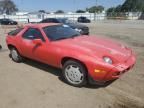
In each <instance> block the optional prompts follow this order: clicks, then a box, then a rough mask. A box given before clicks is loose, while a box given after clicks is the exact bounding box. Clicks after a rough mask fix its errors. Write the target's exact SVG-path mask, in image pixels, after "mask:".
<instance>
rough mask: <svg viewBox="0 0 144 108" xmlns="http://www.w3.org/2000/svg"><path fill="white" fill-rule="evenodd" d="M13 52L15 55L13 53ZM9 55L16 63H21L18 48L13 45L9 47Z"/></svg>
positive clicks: (21, 59)
mask: <svg viewBox="0 0 144 108" xmlns="http://www.w3.org/2000/svg"><path fill="white" fill-rule="evenodd" d="M14 53H15V54H17V55H14ZM10 57H11V58H12V60H13V61H14V62H16V63H21V62H22V61H23V58H22V56H21V55H20V54H19V52H18V50H17V49H16V48H14V47H13V48H11V49H10Z"/></svg>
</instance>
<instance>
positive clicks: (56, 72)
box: [24, 59, 114, 89]
mask: <svg viewBox="0 0 144 108" xmlns="http://www.w3.org/2000/svg"><path fill="white" fill-rule="evenodd" d="M24 64H26V65H30V66H32V67H34V68H38V69H40V70H42V71H44V72H48V73H50V74H53V75H55V76H57V77H58V79H59V80H60V81H62V82H63V83H66V84H68V83H67V82H66V81H65V80H64V78H63V76H62V70H61V69H59V68H55V67H52V66H49V65H47V64H44V63H41V62H38V61H34V60H30V59H25V60H24ZM113 82H114V81H110V82H107V83H105V84H90V83H88V84H87V85H86V86H84V88H89V89H99V88H105V87H107V86H109V85H110V84H112V83H113Z"/></svg>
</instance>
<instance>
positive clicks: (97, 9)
mask: <svg viewBox="0 0 144 108" xmlns="http://www.w3.org/2000/svg"><path fill="white" fill-rule="evenodd" d="M103 10H104V7H103V6H101V5H99V6H92V7H90V8H87V9H86V11H88V12H90V13H95V12H96V13H101V12H102V11H103Z"/></svg>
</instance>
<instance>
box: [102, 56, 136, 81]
mask: <svg viewBox="0 0 144 108" xmlns="http://www.w3.org/2000/svg"><path fill="white" fill-rule="evenodd" d="M135 62H136V59H135V56H131V57H130V58H129V59H128V60H127V61H125V62H124V63H120V64H117V65H116V66H115V67H114V68H113V69H112V70H111V71H110V72H108V73H107V75H106V76H105V77H104V80H106V81H108V80H113V79H118V78H120V77H121V76H122V75H123V74H124V73H126V72H128V71H129V70H131V69H132V68H133V67H134V65H135Z"/></svg>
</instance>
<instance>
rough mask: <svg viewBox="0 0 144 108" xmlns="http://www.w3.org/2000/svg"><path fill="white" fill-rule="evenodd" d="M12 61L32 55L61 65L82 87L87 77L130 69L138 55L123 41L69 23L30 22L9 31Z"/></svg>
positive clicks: (100, 77) (103, 79) (102, 76)
mask: <svg viewBox="0 0 144 108" xmlns="http://www.w3.org/2000/svg"><path fill="white" fill-rule="evenodd" d="M6 42H7V46H8V48H9V50H10V55H11V58H12V60H13V61H15V62H22V60H23V58H30V59H33V60H36V61H39V62H42V63H45V64H49V65H51V66H54V67H58V68H62V74H63V77H64V79H65V80H66V81H67V83H69V84H70V85H73V86H76V87H80V86H84V85H86V84H87V82H88V79H89V78H90V79H92V80H93V81H95V82H100V83H101V82H102V83H104V82H107V81H111V80H115V79H118V78H119V77H120V76H121V75H122V74H124V73H125V72H127V71H129V70H130V69H131V68H132V67H133V66H134V64H135V62H136V59H135V55H134V53H133V52H132V50H131V49H130V48H128V47H126V46H124V45H122V44H120V43H117V42H114V41H112V40H109V39H105V38H99V37H96V36H88V35H81V34H80V33H79V32H77V31H75V30H74V29H72V28H70V27H69V26H67V25H62V24H54V23H49V24H48V23H47V24H46V23H43V24H29V25H25V26H24V27H23V28H19V29H17V30H14V31H12V32H10V33H9V34H8V36H7V38H6Z"/></svg>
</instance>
